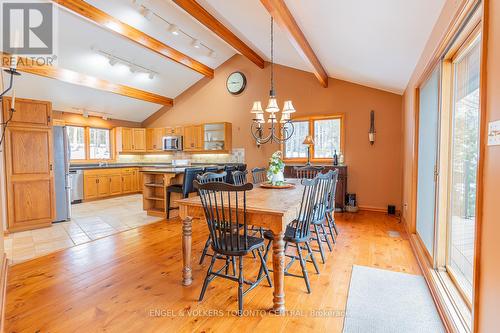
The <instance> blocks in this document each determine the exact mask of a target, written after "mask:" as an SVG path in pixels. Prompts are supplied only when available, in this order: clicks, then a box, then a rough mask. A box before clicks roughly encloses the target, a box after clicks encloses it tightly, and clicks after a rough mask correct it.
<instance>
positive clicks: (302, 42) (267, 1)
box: [174, 0, 328, 88]
mask: <svg viewBox="0 0 500 333" xmlns="http://www.w3.org/2000/svg"><path fill="white" fill-rule="evenodd" d="M174 1H175V0H174ZM260 2H261V3H262V4H263V5H264V7H266V9H267V11H268V12H269V14H271V16H272V17H273V18H274V19H275V20H276V22H277V23H278V24H279V26H280V27H281V29H282V30H283V32H284V33H285V34H286V35H287V37H288V39H289V40H290V42H291V43H292V44H293V46H294V47H295V49H296V50H297V51H298V52H299V54H300V56H301V57H302V58H303V59H304V61H306V62H307V63H309V64H311V66H312V67H313V70H314V75H315V76H316V78H317V79H318V80H319V82H320V83H321V85H322V86H323V87H325V88H326V87H328V74H327V73H326V71H325V69H324V68H323V66H322V65H321V63H320V61H319V59H318V57H317V56H316V54H315V53H314V51H313V49H312V48H311V45H310V44H309V42H308V41H307V39H306V37H305V35H304V33H303V32H302V30H300V28H299V25H298V24H297V22H296V21H295V19H294V18H293V16H292V14H291V13H290V10H289V9H288V7H287V6H286V4H285V1H284V0H260Z"/></svg>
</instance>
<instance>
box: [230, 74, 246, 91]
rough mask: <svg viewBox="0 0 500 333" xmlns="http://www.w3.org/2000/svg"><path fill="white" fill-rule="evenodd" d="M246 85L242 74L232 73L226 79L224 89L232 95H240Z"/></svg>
mask: <svg viewBox="0 0 500 333" xmlns="http://www.w3.org/2000/svg"><path fill="white" fill-rule="evenodd" d="M246 85H247V78H246V77H245V74H243V73H242V72H234V73H231V74H230V75H229V76H228V77H227V81H226V88H227V91H229V92H230V93H231V94H233V95H239V94H241V93H242V92H243V90H245V86H246Z"/></svg>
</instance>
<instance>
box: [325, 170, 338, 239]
mask: <svg viewBox="0 0 500 333" xmlns="http://www.w3.org/2000/svg"><path fill="white" fill-rule="evenodd" d="M338 178H339V171H338V170H335V171H333V174H332V183H331V187H330V191H329V194H328V205H327V207H326V223H327V226H328V229H329V232H330V237H331V238H332V242H333V243H334V244H335V243H336V237H335V235H337V236H338V234H339V231H338V228H337V224H336V223H335V215H334V214H335V196H336V193H337V182H338ZM332 229H333V230H332Z"/></svg>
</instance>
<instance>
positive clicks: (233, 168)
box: [224, 165, 236, 184]
mask: <svg viewBox="0 0 500 333" xmlns="http://www.w3.org/2000/svg"><path fill="white" fill-rule="evenodd" d="M234 171H236V166H234V165H225V166H224V172H226V174H227V176H226V183H228V184H234V179H233V172H234Z"/></svg>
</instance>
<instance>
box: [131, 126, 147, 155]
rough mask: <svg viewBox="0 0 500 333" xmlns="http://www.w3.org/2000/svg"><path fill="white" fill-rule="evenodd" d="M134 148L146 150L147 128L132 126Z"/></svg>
mask: <svg viewBox="0 0 500 333" xmlns="http://www.w3.org/2000/svg"><path fill="white" fill-rule="evenodd" d="M132 137H133V140H132V142H133V143H132V150H133V151H146V129H145V128H132Z"/></svg>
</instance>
